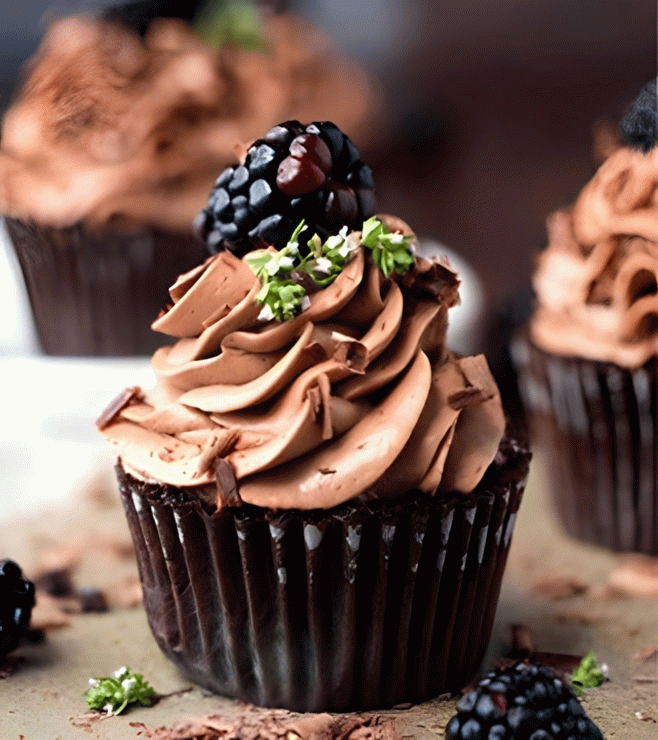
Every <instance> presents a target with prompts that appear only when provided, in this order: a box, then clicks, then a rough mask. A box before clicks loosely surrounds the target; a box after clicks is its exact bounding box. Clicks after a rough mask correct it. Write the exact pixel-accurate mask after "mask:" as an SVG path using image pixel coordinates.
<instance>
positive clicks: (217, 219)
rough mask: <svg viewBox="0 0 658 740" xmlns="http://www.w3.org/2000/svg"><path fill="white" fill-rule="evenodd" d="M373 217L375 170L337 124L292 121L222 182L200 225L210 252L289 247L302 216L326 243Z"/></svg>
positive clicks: (269, 134)
mask: <svg viewBox="0 0 658 740" xmlns="http://www.w3.org/2000/svg"><path fill="white" fill-rule="evenodd" d="M374 212H375V197H374V183H373V179H372V171H371V170H370V167H368V165H366V164H364V163H363V162H362V161H361V158H360V156H359V152H358V150H357V148H356V147H355V146H354V144H353V143H352V142H351V141H350V140H349V138H348V137H347V136H345V134H344V133H343V132H342V131H341V130H340V129H339V128H338V127H337V126H336V125H334V124H333V123H330V122H329V121H321V122H315V123H311V124H309V125H308V126H304V125H303V124H301V123H300V122H299V121H288V122H286V123H281V124H279V125H278V126H274V128H272V129H270V130H269V131H268V132H267V133H266V134H265V136H263V138H262V139H257V140H256V141H255V142H254V143H253V144H252V145H251V146H250V147H249V149H248V150H247V154H246V156H245V160H244V163H243V164H240V165H237V166H235V167H228V168H227V169H226V170H224V172H222V174H221V175H220V176H219V177H218V178H217V181H216V183H215V186H214V188H213V190H212V192H211V193H210V197H209V199H208V205H207V206H206V208H204V209H203V210H202V211H201V213H200V214H199V216H198V217H197V221H196V227H197V230H198V231H199V233H200V235H201V237H202V238H203V239H204V240H205V241H206V244H207V245H208V248H209V250H210V251H211V252H217V251H220V250H222V249H229V250H230V251H232V252H234V253H235V254H237V255H238V256H240V257H241V256H242V255H244V254H246V253H247V252H250V251H252V250H253V249H258V248H264V247H268V246H273V247H275V248H276V249H281V248H282V247H284V246H285V245H286V243H287V242H288V239H289V238H290V236H291V234H292V232H293V231H294V229H295V227H296V226H297V225H298V224H299V222H300V221H301V220H302V219H304V220H305V221H306V225H307V226H309V227H310V229H311V230H312V232H313V231H315V232H317V233H318V234H319V235H320V236H321V237H322V238H323V239H325V238H326V237H327V236H329V235H330V234H336V233H338V231H339V230H340V228H341V227H342V226H344V225H347V226H348V227H350V228H361V226H362V224H363V222H364V221H365V220H366V219H367V218H370V216H372V215H373V214H374Z"/></svg>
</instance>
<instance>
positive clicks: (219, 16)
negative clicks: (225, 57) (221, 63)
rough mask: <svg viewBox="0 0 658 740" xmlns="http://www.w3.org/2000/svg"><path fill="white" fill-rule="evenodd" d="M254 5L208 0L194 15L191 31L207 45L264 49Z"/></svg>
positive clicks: (242, 1) (239, 0)
mask: <svg viewBox="0 0 658 740" xmlns="http://www.w3.org/2000/svg"><path fill="white" fill-rule="evenodd" d="M261 26H262V24H261V19H260V14H259V12H258V8H257V7H256V4H255V3H253V2H248V0H224V1H223V2H216V0H209V1H208V2H207V3H206V4H205V5H204V6H203V7H202V8H201V10H200V11H199V12H198V13H197V15H196V17H195V18H194V30H195V31H196V33H197V35H198V36H199V37H200V38H201V39H202V40H203V41H205V42H206V43H207V44H209V45H210V46H235V47H237V48H239V49H244V50H245V51H267V50H268V49H269V48H270V44H269V43H268V41H267V39H266V38H265V36H264V35H263V30H262V27H261Z"/></svg>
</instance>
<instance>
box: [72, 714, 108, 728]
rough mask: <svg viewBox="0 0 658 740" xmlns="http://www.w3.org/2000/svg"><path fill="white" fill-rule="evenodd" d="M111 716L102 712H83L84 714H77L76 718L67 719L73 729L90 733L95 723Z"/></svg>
mask: <svg viewBox="0 0 658 740" xmlns="http://www.w3.org/2000/svg"><path fill="white" fill-rule="evenodd" d="M111 716H112V715H109V714H105V713H104V712H85V714H79V715H78V716H76V717H69V721H70V722H71V724H72V725H73V726H74V727H78V728H80V729H81V730H86V731H87V732H91V731H92V729H93V727H94V725H95V724H96V723H97V722H100V720H103V719H107V718H108V717H111Z"/></svg>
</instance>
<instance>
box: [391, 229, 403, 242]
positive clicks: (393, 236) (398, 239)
mask: <svg viewBox="0 0 658 740" xmlns="http://www.w3.org/2000/svg"><path fill="white" fill-rule="evenodd" d="M389 241H390V242H391V244H401V243H402V242H403V241H404V234H400V233H399V232H397V231H396V232H395V233H393V234H391V235H390V237H389Z"/></svg>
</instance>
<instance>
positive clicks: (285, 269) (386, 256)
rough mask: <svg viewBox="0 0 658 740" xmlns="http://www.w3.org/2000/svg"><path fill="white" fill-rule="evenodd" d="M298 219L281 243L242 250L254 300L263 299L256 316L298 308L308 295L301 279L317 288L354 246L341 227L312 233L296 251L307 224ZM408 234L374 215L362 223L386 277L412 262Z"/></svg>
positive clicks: (280, 315) (288, 314)
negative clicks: (254, 282)
mask: <svg viewBox="0 0 658 740" xmlns="http://www.w3.org/2000/svg"><path fill="white" fill-rule="evenodd" d="M307 228H308V227H307V226H306V224H305V222H304V221H303V220H302V221H301V222H300V223H299V224H298V225H297V228H296V229H295V230H294V231H293V233H292V236H291V237H290V239H289V240H288V243H287V244H286V246H285V247H284V248H283V249H281V250H279V251H278V252H277V251H276V250H272V249H258V250H256V251H254V252H251V253H249V254H248V255H246V256H245V261H246V262H247V264H248V265H249V267H251V269H252V271H253V272H254V274H255V275H256V276H257V277H258V278H259V280H260V281H261V286H262V287H261V289H260V291H259V292H258V294H257V295H256V303H258V304H261V305H263V310H262V311H261V313H260V315H259V318H260V319H262V320H263V321H270V320H272V319H276V320H277V321H286V320H288V319H291V318H293V317H294V316H296V315H297V314H298V313H299V312H300V311H303V310H304V309H305V308H306V306H307V305H308V301H309V298H308V296H307V295H306V288H305V287H304V285H303V282H304V280H305V279H310V280H311V281H312V282H313V283H314V284H315V285H317V286H318V287H320V288H325V287H326V286H327V285H330V284H331V283H332V282H333V281H334V280H335V279H336V277H338V275H339V274H340V273H341V272H342V270H343V269H344V267H345V265H346V264H347V263H348V262H349V261H350V259H351V258H352V256H353V255H354V253H355V251H356V250H357V249H358V246H357V245H356V244H355V245H353V246H352V245H350V244H349V243H348V241H347V227H346V226H344V227H343V228H342V229H341V230H340V232H339V233H338V234H334V235H332V236H329V237H328V238H327V239H326V240H325V241H324V242H323V241H322V239H321V238H320V236H319V235H318V234H313V236H311V238H310V239H308V240H307V242H306V246H307V247H308V251H307V254H306V256H304V257H301V256H300V252H299V241H300V236H301V234H302V233H303V232H304V231H306V230H307ZM412 239H413V236H410V235H407V236H405V235H403V234H399V233H396V232H391V231H390V230H389V229H388V228H387V226H386V225H385V224H384V223H383V222H382V221H380V220H379V219H378V218H376V217H374V216H373V217H372V218H369V219H368V220H367V221H365V222H364V224H363V232H362V242H363V244H364V245H365V246H366V247H368V248H369V249H370V250H371V252H372V255H373V259H374V260H375V262H376V264H377V265H378V267H379V268H380V269H381V270H382V272H383V273H384V274H385V275H386V277H389V276H390V274H391V273H392V272H397V273H399V274H402V273H404V272H406V271H407V270H408V269H409V268H410V267H411V266H412V265H413V263H414V256H413V253H412V252H411V249H410V248H409V242H410V241H411V240H412Z"/></svg>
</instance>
